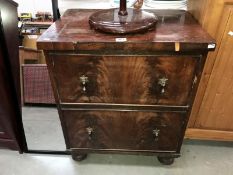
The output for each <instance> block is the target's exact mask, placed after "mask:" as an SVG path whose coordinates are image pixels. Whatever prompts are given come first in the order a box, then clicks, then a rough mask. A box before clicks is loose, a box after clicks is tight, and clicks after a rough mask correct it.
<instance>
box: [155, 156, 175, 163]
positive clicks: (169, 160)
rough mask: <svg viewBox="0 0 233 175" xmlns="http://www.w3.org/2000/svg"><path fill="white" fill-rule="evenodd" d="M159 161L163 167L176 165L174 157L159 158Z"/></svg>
mask: <svg viewBox="0 0 233 175" xmlns="http://www.w3.org/2000/svg"><path fill="white" fill-rule="evenodd" d="M158 160H159V162H160V163H162V164H163V165H171V164H173V163H174V158H172V157H159V156H158Z"/></svg>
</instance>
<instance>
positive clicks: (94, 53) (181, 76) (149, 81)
mask: <svg viewBox="0 0 233 175" xmlns="http://www.w3.org/2000/svg"><path fill="white" fill-rule="evenodd" d="M93 12H95V10H74V9H73V10H68V11H66V13H65V14H64V15H63V17H62V18H61V20H58V21H57V22H55V23H54V24H53V25H52V26H51V27H50V28H49V29H48V30H47V31H46V32H45V33H44V34H43V35H42V36H41V37H40V38H39V40H38V43H37V44H38V47H39V49H43V50H44V52H45V55H46V61H47V64H48V69H49V73H50V78H51V81H52V86H53V90H54V94H55V98H56V103H57V107H58V111H59V115H60V119H61V123H62V127H63V132H64V136H65V140H66V145H67V149H68V150H70V151H71V153H72V156H73V158H74V159H76V160H81V159H83V158H84V157H85V156H86V154H87V153H91V152H96V153H137V154H138V153H141V154H151V155H157V156H158V158H159V160H160V161H161V162H162V163H164V164H171V163H172V162H173V160H174V158H176V157H179V156H180V149H181V145H182V141H183V137H184V132H185V128H186V125H187V122H188V118H189V114H190V110H191V107H192V103H193V100H194V97H195V93H196V90H197V87H198V83H199V80H200V76H201V73H202V70H203V66H204V63H205V59H206V55H207V52H208V51H209V50H210V49H213V48H214V47H215V44H214V40H212V38H211V37H210V36H209V35H208V34H207V33H206V32H204V31H203V30H202V29H201V27H200V26H199V25H198V24H197V22H196V21H195V20H194V19H193V17H192V16H191V15H190V14H189V13H188V12H185V11H177V10H173V11H163V10H161V11H152V12H153V13H155V14H156V15H158V17H159V22H158V24H157V26H156V29H155V30H153V31H149V32H147V33H140V34H134V35H111V34H104V33H100V32H97V31H94V30H93V29H91V28H90V27H89V24H88V18H89V16H90V15H91V14H92V13H93ZM119 38H120V39H119ZM119 41H124V42H119Z"/></svg>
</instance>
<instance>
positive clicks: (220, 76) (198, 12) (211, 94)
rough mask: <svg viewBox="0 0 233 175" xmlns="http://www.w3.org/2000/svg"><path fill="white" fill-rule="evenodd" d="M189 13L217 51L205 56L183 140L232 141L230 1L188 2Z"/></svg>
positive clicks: (232, 5) (232, 8) (232, 10)
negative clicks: (211, 37)
mask: <svg viewBox="0 0 233 175" xmlns="http://www.w3.org/2000/svg"><path fill="white" fill-rule="evenodd" d="M189 11H190V12H192V13H193V14H194V16H195V17H196V18H197V19H198V20H199V22H200V23H201V24H202V26H203V28H205V29H206V30H207V31H208V32H209V33H210V34H211V35H212V36H213V37H214V38H215V39H216V40H217V48H216V50H215V52H213V53H209V55H208V58H207V61H206V65H205V68H204V72H203V76H202V78H201V82H200V86H199V89H198V93H197V95H196V99H195V102H194V106H193V110H192V115H191V118H190V122H189V129H187V131H186V137H188V138H196V139H207V140H225V141H233V107H232V106H233V83H232V82H233V52H232V50H233V36H232V33H233V1H232V0H211V1H210V0H189Z"/></svg>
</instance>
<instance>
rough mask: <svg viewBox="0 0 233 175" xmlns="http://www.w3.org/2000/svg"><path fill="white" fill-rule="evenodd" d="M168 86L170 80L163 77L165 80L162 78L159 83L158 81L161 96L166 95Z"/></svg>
mask: <svg viewBox="0 0 233 175" xmlns="http://www.w3.org/2000/svg"><path fill="white" fill-rule="evenodd" d="M167 84H168V79H167V78H166V77H163V78H160V79H159V81H158V85H160V86H161V88H162V89H161V94H164V93H165V87H166V86H167Z"/></svg>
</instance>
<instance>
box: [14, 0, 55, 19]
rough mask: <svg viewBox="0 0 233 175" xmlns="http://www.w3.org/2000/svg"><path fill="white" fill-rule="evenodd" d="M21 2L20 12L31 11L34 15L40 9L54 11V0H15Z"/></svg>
mask: <svg viewBox="0 0 233 175" xmlns="http://www.w3.org/2000/svg"><path fill="white" fill-rule="evenodd" d="M14 1H15V2H17V3H18V4H19V7H18V12H19V13H22V12H30V13H32V15H33V16H34V15H35V14H36V12H38V11H45V12H51V13H52V1H50V0H14Z"/></svg>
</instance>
